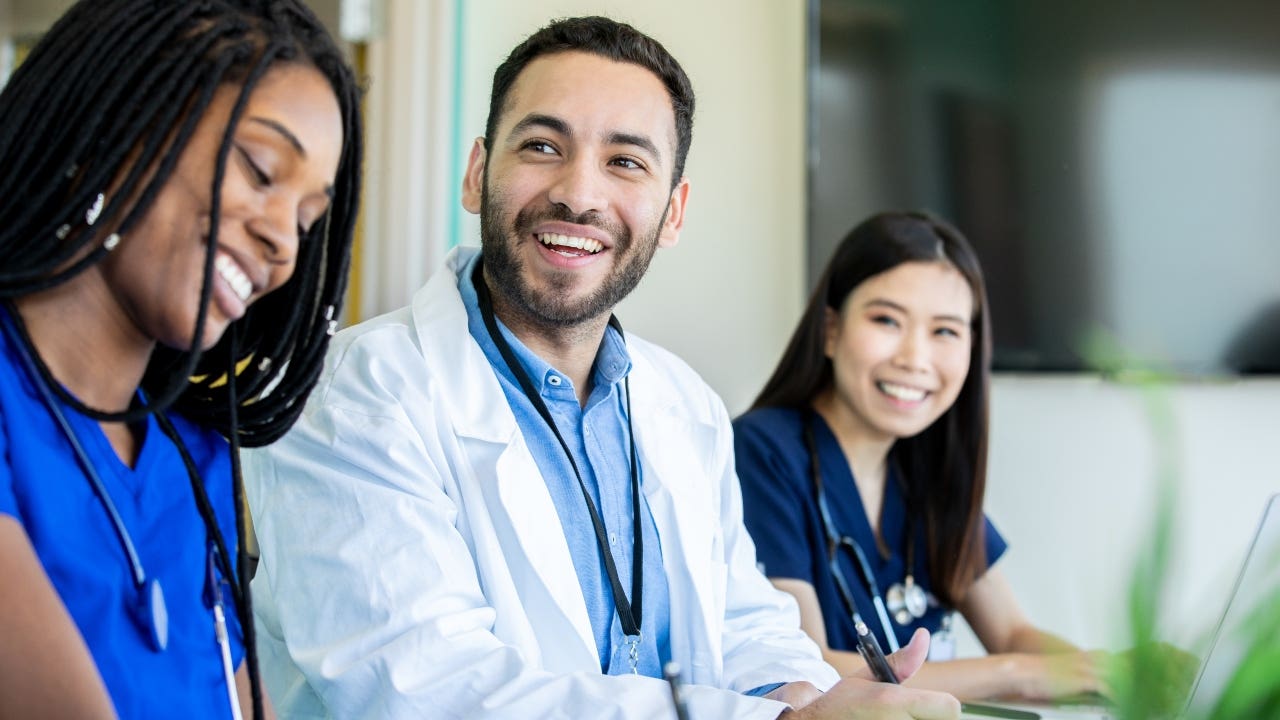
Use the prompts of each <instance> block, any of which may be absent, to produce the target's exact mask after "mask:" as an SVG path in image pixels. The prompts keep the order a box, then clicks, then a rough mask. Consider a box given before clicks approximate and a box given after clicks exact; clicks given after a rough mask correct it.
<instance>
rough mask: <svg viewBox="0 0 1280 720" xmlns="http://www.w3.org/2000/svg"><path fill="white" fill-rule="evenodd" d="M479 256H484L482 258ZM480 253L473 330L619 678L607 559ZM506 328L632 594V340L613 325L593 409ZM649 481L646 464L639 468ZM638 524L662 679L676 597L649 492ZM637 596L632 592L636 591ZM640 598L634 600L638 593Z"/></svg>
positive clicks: (623, 650)
mask: <svg viewBox="0 0 1280 720" xmlns="http://www.w3.org/2000/svg"><path fill="white" fill-rule="evenodd" d="M476 257H477V258H479V254H477V255H476ZM475 263H476V260H475V259H473V260H471V262H469V263H467V266H466V268H465V269H464V271H463V272H462V273H461V274H460V275H459V279H458V290H459V291H460V292H461V294H462V302H463V304H464V305H465V306H466V308H467V323H468V328H469V330H470V332H471V336H472V337H473V338H475V340H476V342H478V343H479V344H480V347H481V349H483V350H484V354H485V357H487V358H488V359H489V364H490V365H492V366H493V369H494V372H495V373H496V374H497V376H498V381H499V383H500V384H501V385H502V391H503V393H505V394H506V396H507V403H508V404H509V405H510V406H511V410H512V412H513V413H514V414H515V418H516V423H517V424H518V425H519V426H520V432H521V434H522V435H523V436H524V439H525V442H526V443H527V444H528V446H529V450H530V452H532V453H533V459H534V462H535V463H537V465H538V469H539V470H540V471H541V472H542V477H543V478H544V480H545V481H546V483H547V490H548V491H550V493H551V499H552V502H554V503H555V507H556V512H557V513H558V514H559V516H560V524H561V525H562V526H563V528H564V533H565V539H566V540H567V541H568V543H569V554H570V556H571V557H572V558H573V566H574V569H575V570H576V571H577V574H578V581H579V582H580V583H581V584H582V595H583V597H584V598H585V600H586V604H587V614H588V615H589V616H590V618H591V629H592V630H593V631H594V633H595V639H596V647H597V648H598V649H599V654H600V669H601V670H602V671H603V672H605V673H608V674H611V675H621V674H625V673H629V672H631V660H630V650H629V648H628V647H627V643H626V642H625V635H624V634H623V632H622V625H621V623H620V621H619V619H618V616H617V611H616V610H615V608H614V602H613V589H612V588H611V587H610V584H609V577H608V575H607V574H606V572H605V567H604V562H603V561H602V559H601V555H600V550H599V545H598V542H597V540H596V534H595V530H594V528H593V527H592V523H591V516H590V515H589V514H588V512H587V507H586V504H585V502H584V501H583V499H582V490H581V489H580V488H579V485H578V480H577V477H575V476H574V473H573V466H572V465H570V463H569V459H568V458H567V457H566V456H565V454H564V450H563V449H562V448H561V447H560V443H559V442H558V441H557V440H556V436H555V434H554V433H553V432H552V430H551V428H550V427H548V426H547V424H546V423H545V422H543V420H542V416H541V415H539V414H538V411H537V409H536V408H535V407H534V405H533V403H532V402H530V400H529V398H527V397H525V394H524V391H523V390H522V389H521V387H520V384H519V381H517V380H516V377H515V375H514V374H513V373H512V371H511V369H510V368H509V367H507V363H506V361H505V360H503V358H502V355H501V353H499V351H498V348H497V346H496V345H495V344H494V342H493V339H492V338H491V337H489V331H488V328H486V327H485V324H484V319H483V318H482V317H481V315H480V307H479V303H478V301H477V298H476V290H475V286H474V285H473V284H472V281H471V276H472V273H473V271H474V270H475ZM498 327H499V330H500V332H501V333H502V335H503V337H504V338H505V339H506V341H507V343H508V344H510V346H511V349H512V352H513V354H514V355H515V357H516V358H517V360H518V361H519V362H520V365H521V366H522V369H523V370H524V372H525V373H526V374H527V375H528V376H529V378H530V379H531V380H532V381H533V385H534V387H535V388H537V389H538V392H539V394H540V395H541V397H542V401H543V402H544V403H546V405H547V408H548V410H550V412H551V417H552V418H553V419H554V420H555V422H556V426H557V427H558V428H559V430H560V434H561V436H562V437H563V438H564V441H565V444H566V445H568V446H569V451H570V452H572V453H573V460H574V462H575V463H577V466H578V470H579V471H580V472H581V473H582V480H583V482H584V483H585V484H586V487H587V491H588V492H589V493H590V494H591V499H592V501H593V502H594V503H595V504H596V508H597V509H598V510H599V513H600V519H601V521H602V522H603V523H604V526H605V533H606V536H607V539H608V541H609V549H610V550H611V551H612V553H613V560H614V563H615V565H616V567H617V570H618V576H619V579H620V580H621V582H622V587H623V589H624V590H625V592H626V593H627V594H628V596H629V595H630V593H631V575H632V572H631V569H632V559H633V557H634V542H633V538H634V521H633V515H632V506H631V463H630V458H631V435H630V426H629V424H628V422H627V402H626V401H627V397H626V392H625V385H624V382H623V381H624V380H625V378H626V376H627V373H629V372H630V371H631V357H630V355H628V354H627V347H626V343H625V342H624V341H623V338H622V336H621V335H620V334H619V333H618V332H617V331H616V330H614V329H613V328H612V327H610V328H608V329H607V330H606V331H605V335H604V339H603V340H602V341H601V343H600V349H599V351H598V352H597V354H596V362H595V366H594V367H593V368H592V370H591V384H592V387H591V393H590V395H589V396H588V397H587V402H586V405H585V406H582V405H580V404H579V403H578V397H577V394H576V392H575V390H574V387H573V383H572V382H570V380H569V378H568V377H566V376H565V375H564V374H563V373H561V372H560V371H559V370H556V369H555V368H553V367H551V366H550V365H548V364H547V362H546V361H544V360H543V359H542V358H540V357H538V356H537V355H535V354H534V353H533V352H532V351H530V350H529V349H528V348H527V347H525V346H524V344H523V343H521V342H520V340H519V339H517V338H516V336H515V335H514V334H512V332H511V331H510V330H508V329H507V327H506V326H505V325H503V324H502V322H501V321H498ZM638 472H639V473H640V479H641V482H642V483H643V482H644V468H643V467H641V468H638ZM640 506H641V507H640V522H641V523H642V531H643V536H644V558H643V560H644V566H643V590H642V591H641V592H642V594H643V598H644V599H643V602H642V603H641V606H642V607H641V610H642V611H643V617H642V618H641V622H640V629H641V641H640V643H639V662H638V664H637V666H636V670H637V672H639V673H640V674H641V675H647V676H650V677H662V666H663V664H665V663H666V662H667V661H668V660H670V659H671V646H670V642H669V639H668V638H669V628H670V621H671V617H670V614H671V613H670V601H669V597H668V588H667V578H666V573H665V572H664V570H663V566H662V551H661V546H660V544H659V543H660V539H659V538H658V530H657V526H656V525H654V522H653V514H652V513H651V512H650V510H649V505H648V502H647V501H646V499H645V495H644V493H643V492H641V493H640ZM629 599H631V598H629ZM632 602H633V603H634V599H632Z"/></svg>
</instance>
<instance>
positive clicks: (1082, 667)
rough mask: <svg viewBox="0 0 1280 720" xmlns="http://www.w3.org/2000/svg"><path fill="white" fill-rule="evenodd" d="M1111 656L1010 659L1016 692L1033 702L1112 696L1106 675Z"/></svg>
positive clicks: (1090, 654) (1078, 653)
mask: <svg viewBox="0 0 1280 720" xmlns="http://www.w3.org/2000/svg"><path fill="white" fill-rule="evenodd" d="M1110 659H1111V655H1110V653H1107V652H1105V651H1102V650H1094V651H1082V650H1073V651H1069V652H1057V653H1044V654H1027V653H1016V654H1011V655H1009V656H1008V660H1009V661H1010V662H1011V663H1012V665H1013V668H1012V669H1013V673H1011V674H1012V678H1013V682H1014V683H1015V687H1014V693H1015V694H1016V695H1018V696H1019V697H1023V698H1027V699H1030V700H1052V699H1054V698H1060V697H1064V696H1067V695H1081V694H1087V693H1097V694H1100V695H1104V696H1110V695H1111V688H1110V687H1109V686H1108V685H1107V682H1106V673H1107V668H1108V664H1109V662H1110Z"/></svg>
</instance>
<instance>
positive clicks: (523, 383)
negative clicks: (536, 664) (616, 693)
mask: <svg viewBox="0 0 1280 720" xmlns="http://www.w3.org/2000/svg"><path fill="white" fill-rule="evenodd" d="M482 268H483V263H482V262H481V261H480V260H477V261H476V269H475V272H473V273H472V275H471V282H472V283H473V284H474V285H475V289H476V299H477V300H478V301H479V305H480V315H481V317H483V318H484V325H485V327H486V328H487V329H488V330H489V337H490V338H492V339H493V344H494V345H496V346H498V352H499V353H501V354H502V359H503V360H504V361H505V362H506V363H507V368H509V369H510V370H511V374H512V375H515V376H516V380H518V381H519V383H520V388H521V389H522V390H523V391H524V394H525V397H527V398H528V399H529V402H530V403H532V404H533V406H534V408H536V409H537V410H538V414H539V415H541V416H542V420H543V422H545V423H546V424H547V426H548V427H550V428H551V432H553V433H555V436H556V440H558V441H560V449H561V450H564V454H565V457H567V458H569V465H570V466H571V467H573V474H574V476H575V477H576V478H577V479H578V489H579V490H581V491H582V500H583V502H585V503H586V505H587V512H588V513H589V514H590V515H591V525H592V527H593V528H594V529H595V531H596V544H597V545H598V546H599V548H600V555H601V558H602V559H603V560H604V568H605V572H607V573H608V574H609V585H610V586H611V587H612V588H613V606H614V608H615V609H616V610H617V612H618V619H619V620H620V621H621V623H622V632H623V633H625V634H626V635H627V637H628V638H639V637H640V621H641V619H642V617H643V616H642V614H641V610H640V603H641V601H642V600H643V599H644V596H643V595H642V593H641V589H642V587H643V585H644V535H643V532H642V529H641V524H640V523H641V518H640V472H639V469H640V458H639V456H638V455H637V454H636V433H635V430H634V429H633V428H632V427H631V380H630V378H626V379H624V380H623V387H624V388H625V390H626V396H627V435H628V436H629V439H630V442H631V457H630V462H631V517H632V524H633V529H634V530H635V540H634V542H635V554H634V555H633V557H632V559H631V602H628V601H627V596H626V595H625V594H623V591H622V581H621V580H620V579H619V578H618V566H617V565H616V564H615V563H614V561H613V553H612V552H611V551H610V550H609V541H608V539H607V538H606V537H605V530H604V522H603V521H601V520H600V512H599V511H598V510H596V504H595V502H593V501H592V500H591V493H590V492H588V491H587V484H586V483H585V482H583V480H582V473H581V471H579V470H578V463H577V462H576V461H575V460H574V459H573V453H572V452H570V451H569V445H568V443H566V442H565V441H564V437H563V436H561V435H560V428H558V427H556V421H555V419H554V418H552V417H551V411H550V410H549V409H548V408H547V404H546V403H545V402H543V400H542V397H541V395H539V394H538V391H537V389H536V388H534V386H533V381H532V380H530V379H529V375H528V373H526V372H525V371H524V368H523V367H522V366H521V365H520V361H519V360H518V359H517V358H516V356H515V353H513V352H512V351H511V345H510V344H509V343H507V339H506V338H504V337H503V336H502V332H501V331H500V330H499V329H498V321H497V319H496V318H495V317H494V314H493V300H492V299H491V298H490V296H489V287H488V286H487V285H486V284H485V281H484V273H483V271H482ZM609 325H610V327H612V328H613V329H615V330H617V331H618V334H619V335H622V325H621V323H619V322H618V319H617V318H616V317H613V316H612V315H610V316H609ZM623 339H624V341H625V339H626V338H625V336H624V337H623ZM632 652H633V655H632V671H634V670H635V661H636V658H635V655H634V652H635V646H634V641H633V645H632Z"/></svg>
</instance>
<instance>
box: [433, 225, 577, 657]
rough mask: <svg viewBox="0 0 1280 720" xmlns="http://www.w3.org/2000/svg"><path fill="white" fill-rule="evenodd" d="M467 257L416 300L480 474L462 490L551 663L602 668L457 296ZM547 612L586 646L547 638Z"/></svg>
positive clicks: (533, 472) (514, 430) (521, 450)
mask: <svg viewBox="0 0 1280 720" xmlns="http://www.w3.org/2000/svg"><path fill="white" fill-rule="evenodd" d="M463 253H465V251H463V252H459V251H458V250H455V251H454V252H453V253H451V254H450V256H449V258H448V259H447V261H446V267H447V268H448V271H442V272H439V273H437V274H436V276H435V277H434V278H433V279H432V280H431V281H430V282H429V283H428V284H427V286H426V287H424V288H423V290H422V291H421V293H420V294H421V296H422V297H420V298H415V303H414V324H415V326H416V327H417V328H418V334H419V342H420V346H421V347H422V352H423V356H424V359H425V360H426V362H427V364H428V366H429V367H432V368H435V369H438V370H439V372H440V376H441V378H442V382H440V383H439V385H438V387H439V389H440V391H441V394H442V395H443V400H444V405H445V406H446V407H447V408H448V409H449V413H450V422H451V423H452V425H453V430H454V434H455V435H456V437H457V439H458V443H459V447H460V449H461V451H462V453H463V455H464V456H465V458H466V462H465V463H460V465H459V467H457V468H456V471H457V472H458V473H459V474H460V475H466V474H467V473H468V472H470V473H471V477H470V478H464V477H459V484H460V485H464V486H465V485H466V484H473V485H474V486H476V487H478V489H479V491H480V492H481V494H482V495H483V497H484V502H485V507H486V508H487V509H488V513H487V514H488V520H489V522H491V523H492V525H493V529H494V532H495V534H496V535H497V537H498V539H499V542H500V544H501V546H502V554H503V557H501V558H488V560H490V561H493V562H505V563H506V565H507V567H508V568H509V569H510V573H511V580H512V582H513V583H514V585H515V591H516V592H517V593H518V594H519V596H520V598H519V604H520V605H521V606H522V607H523V608H524V610H525V614H526V615H527V616H528V618H529V619H530V620H529V622H530V624H531V625H532V630H533V633H534V634H535V635H538V637H539V638H540V641H539V646H540V651H541V653H542V654H543V656H544V662H547V663H550V664H555V665H563V664H564V663H568V664H569V665H570V666H571V667H578V668H580V667H581V663H584V662H590V663H592V664H595V665H597V666H598V664H599V657H598V653H597V650H596V644H595V636H594V633H593V632H592V630H591V621H590V619H589V617H588V615H587V607H586V602H585V601H584V600H583V597H582V587H581V585H580V583H579V582H578V575H577V571H576V570H575V569H574V566H573V559H572V557H571V556H570V554H569V545H568V542H567V541H566V540H565V536H564V529H563V527H562V526H561V524H560V516H559V514H558V513H557V512H556V509H555V505H554V503H553V502H552V500H551V494H550V493H549V492H548V491H547V486H546V482H545V481H544V480H543V478H542V474H541V472H540V471H539V470H538V467H537V463H536V462H535V461H534V459H533V455H532V454H531V453H530V452H529V449H528V446H527V445H526V444H525V442H524V438H523V437H522V436H521V435H520V432H519V428H518V426H517V425H516V421H515V416H514V415H513V414H512V412H511V410H510V407H509V406H508V404H507V399H506V396H505V395H504V394H503V392H502V387H501V386H500V385H499V384H498V380H497V377H496V376H495V375H494V372H493V368H492V367H491V366H490V365H489V362H488V359H487V358H486V357H485V355H484V352H483V351H482V350H481V349H480V346H479V345H478V344H477V343H476V342H475V341H474V340H473V339H472V338H471V336H470V333H469V331H468V329H467V315H466V308H465V307H464V306H463V304H462V299H461V297H460V296H459V294H458V289H457V273H458V272H459V271H460V270H461V268H462V267H463V266H464V265H465V264H466V261H467V259H468V258H467V257H466V255H465V254H463ZM477 554H480V551H479V550H477ZM485 561H486V559H485V558H478V562H480V563H483V562H485ZM535 585H536V586H535ZM538 586H540V587H538ZM548 613H554V614H556V615H560V616H563V618H564V619H565V620H567V624H568V625H570V626H572V628H573V629H574V630H575V631H576V633H574V635H576V639H577V640H578V642H576V643H574V642H572V641H573V639H574V638H572V637H565V636H564V634H561V635H559V636H558V637H556V638H554V640H552V639H551V638H548V637H547V636H546V634H545V633H540V632H539V630H540V629H541V625H540V621H539V619H540V618H546V617H548ZM501 622H502V621H501V620H500V621H499V624H501ZM565 624H566V623H564V622H551V623H547V625H548V626H549V627H563V626H564V625H565ZM549 656H550V657H549ZM557 656H558V657H557Z"/></svg>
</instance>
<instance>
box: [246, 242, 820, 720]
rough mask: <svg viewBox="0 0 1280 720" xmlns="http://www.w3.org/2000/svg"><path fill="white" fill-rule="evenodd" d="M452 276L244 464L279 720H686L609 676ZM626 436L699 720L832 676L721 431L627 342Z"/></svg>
mask: <svg viewBox="0 0 1280 720" xmlns="http://www.w3.org/2000/svg"><path fill="white" fill-rule="evenodd" d="M474 252H475V250H474V249H469V248H468V249H462V250H458V251H454V253H452V254H451V255H450V257H449V259H448V261H447V267H446V268H445V269H444V270H442V271H441V272H439V273H437V274H436V275H435V276H434V277H433V278H432V279H431V280H430V281H429V282H428V283H427V285H426V286H424V287H423V288H422V289H421V290H419V291H418V292H417V293H416V295H415V296H414V300H413V304H412V305H411V306H409V307H408V308H404V309H401V310H400V311H397V312H393V313H391V314H388V315H384V316H382V317H380V318H376V319H374V320H371V321H369V322H367V323H364V324H361V325H359V326H356V327H354V328H351V329H349V330H346V331H344V332H342V333H340V334H339V335H338V336H337V337H336V338H335V339H334V342H333V345H332V348H331V350H330V353H329V357H328V362H327V364H326V367H325V370H324V374H323V375H322V376H321V378H320V381H319V383H318V385H317V386H316V389H315V391H314V393H313V394H312V395H311V398H310V401H309V402H308V405H307V408H306V410H305V412H304V413H303V415H302V417H301V419H300V420H299V422H298V425H297V426H296V427H295V428H294V429H293V430H292V431H291V432H290V433H289V434H288V435H287V436H286V437H285V438H284V439H283V440H281V441H280V442H278V443H277V444H275V445H274V446H272V447H271V448H268V449H265V450H257V451H251V452H246V454H245V474H246V481H247V487H248V498H249V504H250V506H251V508H252V512H253V520H254V523H255V525H256V528H257V532H258V538H259V542H260V544H261V550H262V561H261V564H260V566H259V568H258V574H257V577H256V579H255V580H254V582H253V590H254V598H255V600H254V602H255V610H256V615H257V621H258V622H257V627H258V630H259V635H258V641H259V646H260V648H261V656H262V664H263V674H264V676H265V679H266V683H267V686H268V689H269V691H270V693H271V696H272V698H273V700H274V702H275V704H276V707H277V708H279V709H280V711H281V715H282V716H283V717H291V718H292V717H308V718H309V717H335V718H344V719H345V718H479V717H494V718H499V717H500V718H548V717H551V718H591V717H599V718H645V719H649V718H662V717H673V714H672V709H671V699H670V694H669V692H668V688H667V687H666V684H665V683H664V682H663V681H662V680H658V679H653V678H645V677H637V676H606V675H602V674H601V673H600V664H599V659H598V655H597V651H596V646H595V640H594V636H593V634H592V631H591V624H590V621H589V620H588V616H587V610H586V604H585V602H584V601H583V597H582V590H581V586H580V585H579V583H578V578H577V575H576V572H575V570H574V566H573V562H572V560H571V559H570V555H569V548H568V544H567V542H566V541H565V537H564V531H563V528H562V527H561V525H560V520H559V516H558V514H557V513H556V510H555V508H554V506H553V505H552V501H551V496H550V494H549V493H548V491H547V488H546V485H545V484H544V482H543V479H542V477H541V475H540V473H539V471H538V466H537V465H536V464H535V462H534V459H533V456H532V455H531V454H530V452H529V449H528V447H527V446H526V444H525V442H524V439H523V437H522V436H521V434H520V431H519V428H518V427H517V425H516V421H515V418H514V416H513V415H512V413H511V411H510V409H509V407H508V405H507V401H506V398H505V396H504V395H503V392H502V389H501V387H500V386H499V384H498V381H497V379H496V376H495V375H494V371H493V369H492V368H491V366H490V365H489V362H488V361H487V360H486V358H485V356H484V354H483V352H482V351H481V349H480V346H479V345H478V344H476V342H475V341H474V340H473V339H472V338H471V336H470V335H469V333H468V331H467V320H466V310H465V308H464V307H463V305H462V300H461V297H460V295H459V293H458V289H457V273H458V272H459V271H460V268H461V267H463V266H464V265H465V264H466V261H467V260H468V258H469V257H470V256H471V254H472V253H474ZM627 349H628V351H629V352H630V354H631V357H632V363H633V370H632V374H631V392H632V406H633V415H634V419H633V423H634V428H635V433H636V439H637V444H638V449H639V454H640V462H641V466H642V467H643V468H644V474H643V477H644V482H643V489H644V492H645V495H646V497H647V498H648V502H649V506H650V508H652V511H653V516H654V522H655V524H656V525H657V530H658V536H659V537H660V539H661V545H662V559H663V564H664V567H665V568H666V572H667V576H668V582H669V585H670V601H671V629H670V640H671V651H672V654H673V659H674V660H676V661H677V662H679V663H680V665H681V667H682V668H683V669H684V674H685V679H686V682H687V683H688V684H689V685H690V687H688V688H687V694H688V697H689V702H690V709H691V711H692V713H693V714H694V716H695V717H697V718H700V719H710V718H727V717H735V718H737V717H743V718H745V717H753V718H754V717H760V718H774V717H777V715H778V714H779V713H780V712H781V711H782V710H783V709H784V708H785V706H784V705H782V704H780V703H777V702H774V701H770V700H764V699H762V698H754V697H749V696H745V695H742V694H741V691H744V690H749V689H751V688H755V687H759V686H761V685H765V684H768V683H775V682H787V681H793V680H808V681H810V682H812V683H814V684H815V685H817V686H818V687H819V688H820V689H823V690H825V689H827V688H828V687H829V686H831V685H832V684H834V683H835V681H836V680H837V676H836V673H835V671H834V670H832V669H831V668H830V667H829V666H828V665H826V664H825V663H823V662H822V660H821V656H820V653H819V651H818V649H817V647H816V646H815V645H814V644H813V643H812V642H811V641H810V640H809V639H808V638H807V637H806V636H805V635H804V633H803V632H802V631H801V630H800V628H799V615H798V613H797V611H796V608H795V605H794V603H793V602H792V600H791V598H790V596H788V595H786V594H785V593H781V592H778V591H776V590H774V589H773V587H772V586H771V585H770V584H769V582H768V581H767V580H766V579H765V578H764V577H763V576H762V575H761V574H760V572H759V571H758V570H757V569H756V566H755V547H754V546H753V545H752V543H751V540H750V538H749V537H748V535H747V533H746V530H745V529H744V527H743V524H742V506H741V503H742V496H741V493H740V491H739V488H738V480H737V477H736V476H735V474H734V466H733V442H732V437H731V430H730V425H729V419H728V415H727V413H726V411H725V409H724V406H723V404H722V403H721V401H720V400H719V398H718V397H717V396H716V395H715V394H714V393H713V392H712V391H711V390H710V388H708V387H707V386H706V384H705V383H703V382H702V380H701V379H700V378H699V377H698V376H697V375H696V374H695V373H694V372H693V371H692V370H691V369H690V368H689V367H688V366H687V365H685V364H684V363H682V362H681V361H679V360H678V359H677V358H675V357H674V356H673V355H671V354H669V353H667V352H665V351H663V350H661V349H660V348H658V347H656V346H654V345H652V344H650V343H647V342H645V341H643V340H641V339H639V338H636V337H634V336H632V335H628V336H627Z"/></svg>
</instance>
